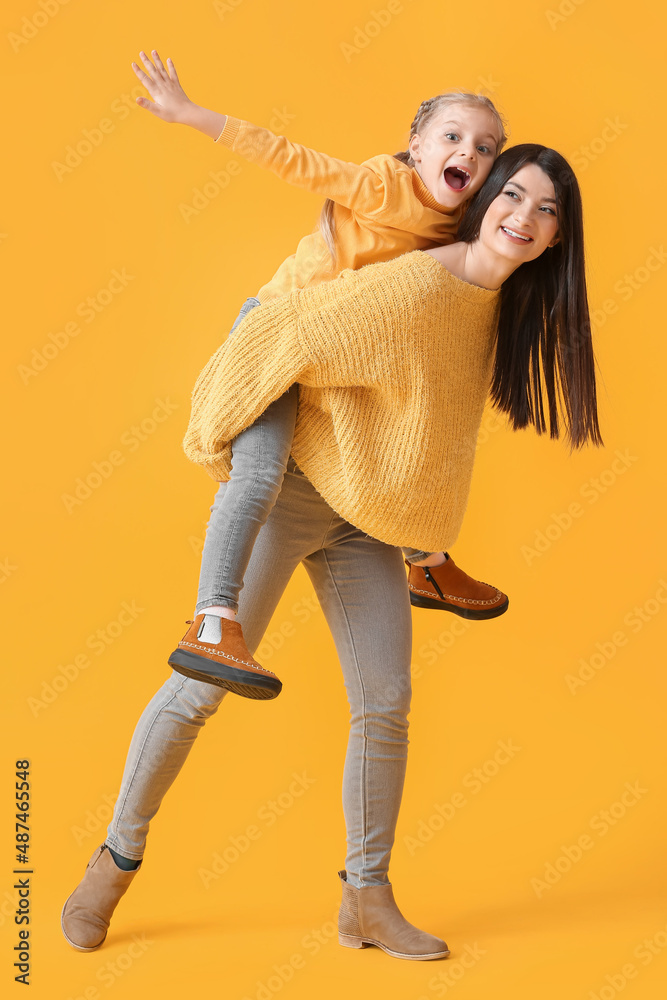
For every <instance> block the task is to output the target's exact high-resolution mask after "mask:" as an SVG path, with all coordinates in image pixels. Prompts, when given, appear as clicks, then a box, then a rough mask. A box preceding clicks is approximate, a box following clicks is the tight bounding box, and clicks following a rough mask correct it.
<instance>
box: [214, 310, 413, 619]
mask: <svg viewBox="0 0 667 1000" xmlns="http://www.w3.org/2000/svg"><path fill="white" fill-rule="evenodd" d="M260 304H261V303H260V301H259V299H257V298H255V297H254V296H251V297H250V298H247V299H246V301H245V302H244V303H243V305H242V306H241V311H240V312H239V314H238V316H237V318H236V320H235V321H234V325H233V326H232V329H231V331H230V334H229V335H230V337H231V336H232V335H233V333H234V331H235V330H236V328H237V327H238V325H239V323H240V322H241V320H242V319H243V318H244V316H246V315H247V314H248V313H249V312H250V310H251V309H254V308H255V306H258V305H260ZM296 408H297V387H296V386H295V385H294V386H292V388H291V389H289V390H288V391H287V392H286V393H284V395H283V396H281V397H280V399H277V400H276V401H275V402H274V403H272V404H271V405H270V406H268V407H267V408H266V410H265V411H264V413H262V414H261V415H260V416H259V417H258V418H257V420H256V421H255V422H254V424H251V426H250V427H248V428H247V430H245V431H243V433H242V434H239V435H238V437H236V438H235V439H234V441H233V443H232V475H231V479H230V480H229V483H228V484H227V488H226V490H225V491H224V500H223V498H222V497H221V498H220V501H219V502H218V503H217V504H215V505H214V506H213V507H212V508H211V519H210V521H209V525H208V529H207V531H208V533H207V536H206V541H207V544H208V545H209V549H211V550H215V551H210V553H208V554H207V556H208V557H207V558H206V559H205V560H203V561H202V567H201V574H200V578H199V593H198V595H197V604H196V606H195V613H196V614H198V613H199V612H200V611H201V610H202V609H203V608H208V607H211V606H212V605H216V604H217V605H223V606H224V607H228V608H232V609H233V610H234V611H238V607H239V594H240V593H241V589H242V587H243V581H244V578H245V573H246V569H247V567H248V562H249V560H250V556H251V554H252V550H253V546H254V544H255V539H256V538H257V534H258V532H259V530H260V528H261V527H262V525H263V524H264V522H265V521H266V519H267V517H268V516H269V514H270V512H271V508H272V507H273V505H274V503H275V502H276V498H277V496H278V494H279V493H280V487H281V484H282V481H283V476H284V474H285V467H286V465H287V460H288V458H289V455H290V449H291V447H292V438H293V437H294V424H295V421H296ZM403 554H404V555H405V558H406V559H407V560H408V562H417V561H419V560H421V559H425V558H426V557H427V556H428V555H430V554H431V553H429V552H423V551H422V550H421V549H419V550H418V549H410V548H405V549H403Z"/></svg>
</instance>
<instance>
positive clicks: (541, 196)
mask: <svg viewBox="0 0 667 1000" xmlns="http://www.w3.org/2000/svg"><path fill="white" fill-rule="evenodd" d="M557 234H558V217H557V210H556V192H555V190H554V186H553V182H552V181H551V179H550V178H549V177H548V176H547V174H545V172H544V171H543V170H542V168H541V167H538V166H537V164H535V163H529V164H527V165H526V166H525V167H521V169H520V170H517V172H516V173H515V174H513V175H512V177H511V178H510V179H509V180H508V181H507V182H506V184H505V185H504V186H503V189H502V191H501V192H500V194H499V195H498V197H497V198H494V200H493V201H492V202H491V204H490V205H489V207H488V209H487V211H486V214H485V216H484V218H483V219H482V225H481V226H480V231H479V242H480V243H482V244H483V245H484V246H485V247H486V248H487V249H489V250H492V251H493V252H494V253H496V254H498V255H499V256H501V257H505V258H506V259H508V260H510V261H512V262H513V263H515V264H517V265H518V264H523V263H525V262H526V261H529V260H535V258H536V257H539V256H540V254H541V253H543V252H544V251H545V250H546V248H547V247H550V246H553V245H554V244H555V243H557V242H558V235H557Z"/></svg>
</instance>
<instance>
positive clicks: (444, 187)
mask: <svg viewBox="0 0 667 1000" xmlns="http://www.w3.org/2000/svg"><path fill="white" fill-rule="evenodd" d="M499 141H500V136H499V134H498V124H497V122H496V119H495V117H494V116H493V115H492V113H491V112H490V111H489V110H488V109H487V108H483V107H468V106H467V105H465V104H450V105H449V107H447V108H445V109H444V110H443V111H441V112H440V114H439V115H436V117H435V118H434V119H433V120H432V121H431V122H430V123H429V125H427V127H426V128H425V129H424V131H423V132H422V133H421V134H418V135H413V137H412V139H411V140H410V143H409V146H408V149H409V150H410V154H411V156H412V159H413V160H414V161H415V170H416V171H417V173H418V174H419V176H420V177H421V179H422V180H423V182H424V184H425V185H426V187H427V188H428V189H429V191H430V192H431V194H432V195H433V197H434V198H435V200H436V201H437V202H439V204H441V205H444V206H445V207H446V208H458V207H459V206H461V205H462V204H463V203H464V202H465V201H467V200H468V199H469V198H470V197H472V195H473V194H474V193H475V191H478V190H479V188H481V186H482V184H483V183H484V181H485V180H486V178H487V177H488V176H489V171H490V170H491V167H492V166H493V161H494V160H495V158H496V156H497V154H498V144H499Z"/></svg>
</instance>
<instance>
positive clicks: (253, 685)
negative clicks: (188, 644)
mask: <svg viewBox="0 0 667 1000" xmlns="http://www.w3.org/2000/svg"><path fill="white" fill-rule="evenodd" d="M168 662H169V665H170V666H171V667H173V668H174V670H176V671H178V673H179V674H184V675H185V676H186V677H192V679H193V680H195V681H204V682H205V683H206V684H215V685H217V686H218V687H222V688H226V689H227V690H228V691H232V692H233V693H234V694H238V695H241V697H242V698H252V699H254V700H255V701H268V700H270V699H271V698H277V697H278V695H279V694H280V692H281V691H282V687H283V685H282V681H279V680H278V678H277V677H268V676H267V677H264V676H263V675H262V674H255V673H252V672H250V671H249V670H241V669H239V668H238V667H232V666H230V665H229V664H227V663H217V662H216V661H214V660H208V659H207V658H206V657H205V656H197V654H196V653H190V652H188V651H187V650H185V649H175V650H174V652H173V653H172V654H171V656H170V657H169V661H168Z"/></svg>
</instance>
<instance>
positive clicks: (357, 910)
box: [338, 871, 449, 962]
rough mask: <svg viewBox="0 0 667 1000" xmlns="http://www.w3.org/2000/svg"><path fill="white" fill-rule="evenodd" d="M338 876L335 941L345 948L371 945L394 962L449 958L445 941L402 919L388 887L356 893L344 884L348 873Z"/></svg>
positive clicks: (379, 886)
mask: <svg viewBox="0 0 667 1000" xmlns="http://www.w3.org/2000/svg"><path fill="white" fill-rule="evenodd" d="M338 874H339V876H340V879H341V883H342V886H343V901H342V903H341V906H340V913H339V917H338V940H339V942H340V943H341V944H342V945H344V946H345V947H346V948H365V947H366V946H367V945H369V944H374V945H377V947H378V948H382V950H383V951H386V952H387V954H388V955H392V956H393V957H394V958H411V959H413V960H415V961H422V962H423V961H427V960H428V959H433V958H446V957H447V955H449V949H448V948H447V945H446V944H445V942H444V941H441V940H440V938H437V937H434V936H433V935H432V934H426V933H425V931H420V930H419V929H418V928H417V927H413V925H412V924H409V923H408V921H407V920H406V919H405V917H403V915H402V914H401V911H400V910H399V908H398V907H397V905H396V902H395V901H394V893H393V890H392V887H391V885H367V886H363V888H361V889H357V888H355V886H353V885H350V883H349V882H348V881H347V872H345V871H341V872H338Z"/></svg>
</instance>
